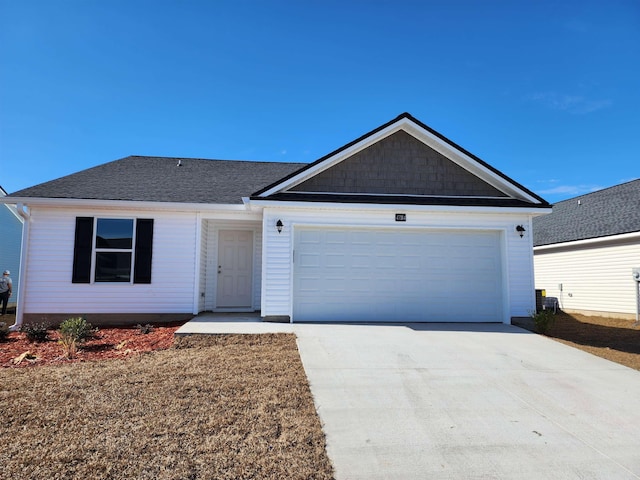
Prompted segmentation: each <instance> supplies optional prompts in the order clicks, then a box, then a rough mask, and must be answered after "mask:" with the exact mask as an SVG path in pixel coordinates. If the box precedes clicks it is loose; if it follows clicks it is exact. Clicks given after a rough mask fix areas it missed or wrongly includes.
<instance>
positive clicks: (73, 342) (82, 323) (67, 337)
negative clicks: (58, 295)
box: [59, 317, 97, 359]
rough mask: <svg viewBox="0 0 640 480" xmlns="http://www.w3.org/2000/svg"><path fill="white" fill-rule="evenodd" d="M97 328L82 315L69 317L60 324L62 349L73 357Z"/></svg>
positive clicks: (66, 354) (67, 355)
mask: <svg viewBox="0 0 640 480" xmlns="http://www.w3.org/2000/svg"><path fill="white" fill-rule="evenodd" d="M96 330H97V329H95V328H93V326H92V325H91V324H90V323H89V322H87V321H86V320H85V319H84V318H82V317H76V318H67V319H66V320H65V321H64V322H62V323H61V324H60V340H59V343H60V345H62V350H63V351H64V354H65V356H66V357H67V358H69V359H71V358H73V357H74V356H75V354H76V352H77V351H78V346H79V345H80V344H82V343H84V341H85V340H86V339H87V338H90V337H91V336H92V335H93V334H94V333H95V332H96Z"/></svg>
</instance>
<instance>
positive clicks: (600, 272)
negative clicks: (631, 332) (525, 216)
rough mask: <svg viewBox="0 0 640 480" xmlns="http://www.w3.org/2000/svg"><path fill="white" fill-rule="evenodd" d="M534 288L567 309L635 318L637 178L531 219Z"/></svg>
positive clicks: (639, 241) (639, 225) (639, 258)
mask: <svg viewBox="0 0 640 480" xmlns="http://www.w3.org/2000/svg"><path fill="white" fill-rule="evenodd" d="M533 241H534V263H535V279H536V288H537V289H544V290H546V294H547V296H548V297H556V298H557V299H558V303H559V306H560V308H562V309H563V310H566V311H569V312H576V313H584V314H590V315H607V316H616V317H620V318H629V319H631V318H635V315H636V308H637V306H636V289H637V283H636V282H635V281H634V280H633V277H632V269H633V268H637V267H640V180H634V181H632V182H627V183H623V184H621V185H616V186H615V187H611V188H606V189H604V190H599V191H597V192H593V193H589V194H587V195H582V196H579V197H576V198H572V199H570V200H564V201H562V202H559V203H557V204H555V205H554V206H553V213H551V214H550V215H545V216H543V217H538V218H536V219H534V221H533Z"/></svg>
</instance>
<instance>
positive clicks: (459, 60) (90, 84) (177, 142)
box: [0, 0, 640, 202]
mask: <svg viewBox="0 0 640 480" xmlns="http://www.w3.org/2000/svg"><path fill="white" fill-rule="evenodd" d="M405 111H407V112H409V113H411V114H412V115H413V116H414V117H416V118H418V119H419V120H421V121H422V122H424V123H426V124H427V125H429V126H430V127H431V128H433V129H435V130H437V131H438V132H440V133H441V134H443V135H445V136H446V137H448V138H449V139H451V140H452V141H454V142H456V143H458V144H459V145H461V146H462V147H464V148H466V149H467V150H469V151H471V152H472V153H474V154H475V155H477V156H479V157H480V158H482V159H483V160H484V161H486V162H488V163H489V164H491V165H492V166H494V167H495V168H497V169H499V170H501V171H502V172H504V173H505V174H506V175H508V176H510V177H511V178H513V179H514V180H516V181H518V182H519V183H521V184H523V185H525V186H526V187H527V188H529V189H531V190H533V191H534V192H536V193H538V194H539V195H541V196H543V197H544V198H546V199H547V200H549V201H551V202H555V201H558V200H562V199H565V198H569V197H573V196H576V195H579V194H582V193H587V192H590V191H593V190H596V189H599V188H604V187H608V186H612V185H615V184H618V183H621V182H625V181H629V180H632V179H635V178H638V177H639V176H640V154H639V153H638V152H640V2H638V1H637V0H607V1H604V0H601V1H589V0H587V1H584V0H580V1H573V0H567V1H553V2H551V1H535V2H534V1H524V0H523V1H491V0H488V1H456V0H453V1H447V2H441V1H438V2H435V1H434V2H430V1H411V0H409V1H403V2H397V1H376V0H372V1H360V0H357V1H355V0H354V1H349V0H342V1H332V0H324V1H268V0H264V1H242V0H236V1H214V0H210V1H196V0H180V1H179V0H172V1H168V0H154V1H145V0H108V1H104V0H58V1H50V0H43V1H34V0H0V172H1V173H0V185H2V186H3V187H4V188H5V190H7V191H9V192H13V191H16V190H19V189H21V188H25V187H28V186H32V185H36V184H38V183H41V182H44V181H47V180H52V179H54V178H58V177H61V176H64V175H67V174H70V173H73V172H76V171H79V170H82V169H85V168H89V167H92V166H95V165H98V164H101V163H105V162H108V161H111V160H115V159H117V158H122V157H125V156H128V155H158V156H175V157H197V158H217V159H242V160H265V161H289V162H310V161H313V160H316V159H318V158H320V157H321V156H323V155H325V154H326V153H329V152H331V151H333V150H334V149H336V148H339V147H341V146H342V145H344V144H346V143H348V142H350V141H351V140H353V139H355V138H357V137H359V136H360V135H362V134H364V133H366V132H368V131H370V130H372V129H374V128H376V127H378V126H379V125H381V124H383V123H385V122H387V121H389V120H391V119H392V118H395V117H396V116H397V115H399V114H400V113H402V112H405Z"/></svg>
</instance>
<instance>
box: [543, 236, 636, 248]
mask: <svg viewBox="0 0 640 480" xmlns="http://www.w3.org/2000/svg"><path fill="white" fill-rule="evenodd" d="M636 238H637V239H640V232H632V233H623V234H620V235H607V236H606V237H597V238H586V239H584V240H574V241H572V242H561V243H552V244H550V245H540V246H537V247H533V251H534V252H544V251H546V250H554V249H559V248H562V249H566V248H571V247H580V246H584V245H595V244H598V243H609V242H623V241H625V240H634V239H636Z"/></svg>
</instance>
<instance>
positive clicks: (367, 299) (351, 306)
mask: <svg viewBox="0 0 640 480" xmlns="http://www.w3.org/2000/svg"><path fill="white" fill-rule="evenodd" d="M500 252H501V247H500V235H499V233H498V232H495V231H460V230H446V231H445V230H442V231H434V230H429V231H424V230H415V231H408V230H407V231H400V232H399V231H397V230H373V229H349V230H345V229H315V228H301V229H297V230H296V235H295V246H294V267H293V274H294V277H293V321H294V322H304V321H370V322H371V321H375V322H502V321H503V302H504V299H503V295H502V267H501V253H500Z"/></svg>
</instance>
